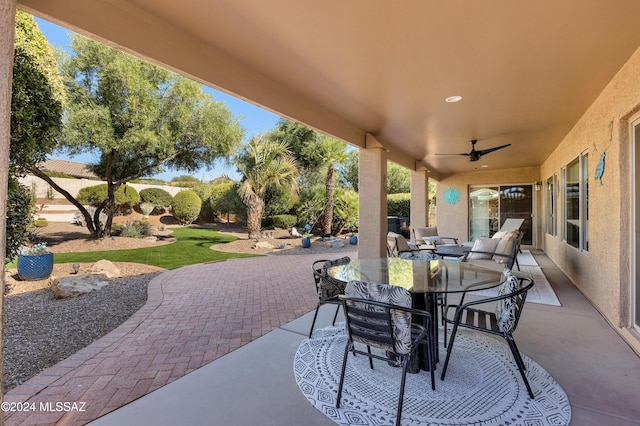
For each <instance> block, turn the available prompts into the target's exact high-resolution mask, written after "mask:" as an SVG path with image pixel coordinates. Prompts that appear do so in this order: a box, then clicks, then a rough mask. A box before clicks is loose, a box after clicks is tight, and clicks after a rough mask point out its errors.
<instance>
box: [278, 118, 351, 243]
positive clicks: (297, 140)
mask: <svg viewBox="0 0 640 426" xmlns="http://www.w3.org/2000/svg"><path fill="white" fill-rule="evenodd" d="M270 136H271V137H272V138H274V139H276V140H283V141H285V142H287V143H288V144H289V146H290V147H291V151H292V152H293V155H294V156H295V157H296V159H297V160H298V162H299V163H300V165H301V167H302V168H304V169H307V170H309V172H310V173H313V172H318V171H322V172H323V173H324V176H325V197H326V199H325V206H324V210H323V212H322V217H321V226H320V228H321V232H322V234H323V235H331V234H332V233H333V232H332V231H333V229H332V228H333V207H334V195H335V186H336V179H335V169H336V166H337V165H338V164H341V163H343V162H344V161H345V160H346V144H345V143H344V142H342V141H339V140H337V139H333V138H330V137H328V136H326V135H322V134H320V133H318V132H316V131H314V130H311V129H309V128H307V127H305V126H303V125H302V124H298V123H295V122H293V121H290V120H286V119H282V120H280V122H279V123H278V125H277V126H276V129H275V130H274V131H273V132H272V133H271V135H270Z"/></svg>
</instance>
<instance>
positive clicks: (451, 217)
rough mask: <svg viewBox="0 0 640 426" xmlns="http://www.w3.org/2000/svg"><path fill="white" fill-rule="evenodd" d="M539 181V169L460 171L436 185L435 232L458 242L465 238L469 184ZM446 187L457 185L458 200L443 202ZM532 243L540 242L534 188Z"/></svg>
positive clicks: (537, 202)
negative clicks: (436, 210)
mask: <svg viewBox="0 0 640 426" xmlns="http://www.w3.org/2000/svg"><path fill="white" fill-rule="evenodd" d="M538 181H540V169H539V168H538V167H527V168H519V169H501V170H476V171H473V172H468V173H460V174H456V175H454V176H451V177H448V178H446V179H443V180H441V181H440V182H439V184H438V191H437V194H436V205H437V208H438V234H440V235H444V236H448V237H457V238H458V239H459V241H460V242H463V241H468V240H469V185H510V184H516V185H517V184H528V185H533V184H534V183H535V182H538ZM449 188H457V189H458V190H459V191H460V193H461V198H460V202H459V203H456V204H447V202H446V201H445V199H444V193H445V191H446V190H447V189H449ZM533 194H534V203H533V208H534V236H533V239H534V242H535V241H540V234H539V232H538V229H539V228H540V226H539V225H538V223H537V222H538V220H537V218H538V217H540V214H539V213H538V209H539V206H540V194H542V191H540V192H536V191H534V193H533Z"/></svg>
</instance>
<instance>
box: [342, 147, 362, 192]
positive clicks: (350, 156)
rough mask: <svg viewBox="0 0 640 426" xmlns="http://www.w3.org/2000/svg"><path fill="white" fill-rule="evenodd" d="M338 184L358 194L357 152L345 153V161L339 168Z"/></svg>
mask: <svg viewBox="0 0 640 426" xmlns="http://www.w3.org/2000/svg"><path fill="white" fill-rule="evenodd" d="M340 183H341V184H342V186H344V187H351V188H353V190H354V191H356V192H358V150H357V149H350V150H349V151H347V159H346V161H345V162H344V163H343V164H342V165H341V167H340Z"/></svg>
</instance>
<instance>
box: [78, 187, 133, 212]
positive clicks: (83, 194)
mask: <svg viewBox="0 0 640 426" xmlns="http://www.w3.org/2000/svg"><path fill="white" fill-rule="evenodd" d="M114 195H115V203H116V209H118V210H121V209H130V208H132V207H133V206H135V205H136V204H138V203H139V202H140V195H139V194H138V191H136V190H135V189H134V188H133V187H131V186H129V185H120V187H119V188H118V189H117V190H116V192H115V194H114ZM106 198H107V184H106V183H103V184H101V185H95V186H88V187H86V188H82V189H80V191H79V192H78V201H80V202H81V203H82V204H85V205H90V206H93V207H97V206H98V205H99V204H100V203H101V202H103V201H104V200H105V199H106Z"/></svg>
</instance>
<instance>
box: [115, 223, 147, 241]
mask: <svg viewBox="0 0 640 426" xmlns="http://www.w3.org/2000/svg"><path fill="white" fill-rule="evenodd" d="M119 235H120V236H121V237H127V238H143V237H146V236H148V235H149V225H148V224H147V225H145V224H143V223H142V221H139V222H132V223H126V224H124V225H122V226H121V227H120V231H119Z"/></svg>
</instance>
